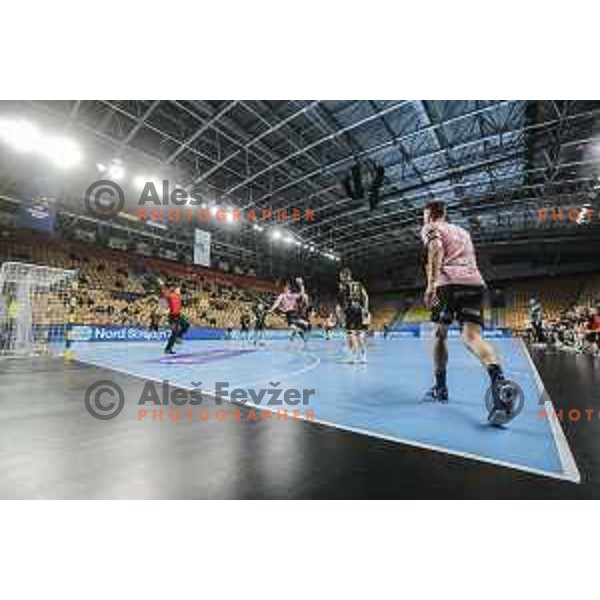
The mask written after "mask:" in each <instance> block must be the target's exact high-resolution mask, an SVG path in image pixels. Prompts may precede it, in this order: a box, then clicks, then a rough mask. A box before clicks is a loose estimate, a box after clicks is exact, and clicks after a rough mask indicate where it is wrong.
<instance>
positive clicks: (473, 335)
mask: <svg viewBox="0 0 600 600" xmlns="http://www.w3.org/2000/svg"><path fill="white" fill-rule="evenodd" d="M423 221H424V225H423V229H422V230H421V239H422V240H423V244H424V245H425V248H426V250H427V269H426V271H427V290H426V291H425V304H426V305H427V306H428V307H430V308H431V320H432V321H433V322H434V323H436V324H437V326H436V333H435V341H434V347H433V363H434V369H435V385H434V386H433V387H432V388H431V390H430V391H429V392H428V397H429V398H430V399H433V400H436V401H440V402H448V387H447V384H446V366H447V364H448V341H447V340H448V327H449V326H450V325H451V324H452V323H453V322H454V321H458V323H459V325H460V327H461V336H462V340H463V342H464V344H465V346H466V347H467V349H468V350H469V351H470V352H471V353H472V354H474V355H475V356H476V357H477V358H478V359H479V360H480V361H481V364H482V365H483V366H484V367H485V368H486V370H487V372H488V374H489V376H490V380H491V383H492V385H491V390H492V394H491V397H492V401H493V406H492V408H491V410H490V414H489V416H488V420H489V421H490V422H491V423H493V424H496V425H497V424H503V423H506V422H508V421H510V420H511V419H512V418H513V417H514V416H516V415H515V410H514V409H515V396H516V394H517V392H516V389H515V387H516V386H515V385H514V384H513V383H512V382H509V381H507V380H506V379H505V378H504V374H503V372H502V367H501V365H500V360H499V358H498V356H497V355H496V352H495V351H494V348H493V347H492V346H491V344H489V343H488V342H486V341H485V340H484V339H483V336H482V328H483V302H484V295H485V282H484V280H483V277H482V276H481V273H480V272H479V268H478V266H477V259H476V257H475V249H474V247H473V242H472V241H471V236H470V235H469V233H468V232H467V231H466V230H465V229H463V228H462V227H458V226H457V225H452V224H450V223H448V222H447V220H446V207H445V205H444V203H443V202H439V201H434V202H430V203H429V204H428V205H427V206H426V207H425V210H424V212H423Z"/></svg>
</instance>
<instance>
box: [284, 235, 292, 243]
mask: <svg viewBox="0 0 600 600" xmlns="http://www.w3.org/2000/svg"><path fill="white" fill-rule="evenodd" d="M283 241H284V242H285V243H286V244H291V243H292V242H293V241H294V238H293V237H292V236H291V235H286V236H285V237H284V238H283Z"/></svg>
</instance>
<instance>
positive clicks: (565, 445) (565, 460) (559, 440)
mask: <svg viewBox="0 0 600 600" xmlns="http://www.w3.org/2000/svg"><path fill="white" fill-rule="evenodd" d="M519 342H521V349H522V350H523V354H525V357H526V358H527V361H528V362H529V367H530V368H531V371H532V372H533V377H534V379H535V383H536V385H537V388H538V392H539V393H540V398H544V397H545V398H546V401H545V402H544V408H545V410H546V415H551V414H554V404H553V403H552V400H551V399H550V394H548V392H547V390H546V387H545V386H544V382H543V381H542V378H541V377H540V374H539V372H538V370H537V367H536V366H535V363H534V362H533V359H532V358H531V355H530V354H529V350H528V348H527V346H526V344H525V342H524V341H523V340H522V339H519ZM547 419H548V423H549V425H550V431H551V432H552V436H553V437H554V442H555V444H556V449H557V450H558V456H559V458H560V462H561V464H562V467H563V471H564V473H565V479H567V480H569V481H573V482H574V483H580V482H581V475H580V474H579V469H578V468H577V463H576V462H575V457H574V456H573V453H572V452H571V448H570V447H569V442H568V441H567V438H566V437H565V434H564V432H563V430H562V427H561V426H560V424H559V423H558V420H557V419H554V418H550V417H547Z"/></svg>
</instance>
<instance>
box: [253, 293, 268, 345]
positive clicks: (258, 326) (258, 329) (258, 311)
mask: <svg viewBox="0 0 600 600" xmlns="http://www.w3.org/2000/svg"><path fill="white" fill-rule="evenodd" d="M266 321H267V307H266V306H265V305H264V303H263V302H258V304H256V305H255V306H254V340H253V341H254V345H255V346H256V345H257V344H260V345H261V346H262V345H263V344H264V339H265V329H266V327H267V325H266Z"/></svg>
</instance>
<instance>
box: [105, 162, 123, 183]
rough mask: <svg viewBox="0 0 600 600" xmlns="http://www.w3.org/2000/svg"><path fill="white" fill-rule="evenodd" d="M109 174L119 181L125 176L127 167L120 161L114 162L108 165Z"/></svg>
mask: <svg viewBox="0 0 600 600" xmlns="http://www.w3.org/2000/svg"><path fill="white" fill-rule="evenodd" d="M108 176H109V177H110V178H111V179H113V180H115V181H119V180H120V179H123V177H125V168H124V167H123V165H121V164H120V163H113V164H112V165H110V167H108Z"/></svg>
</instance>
